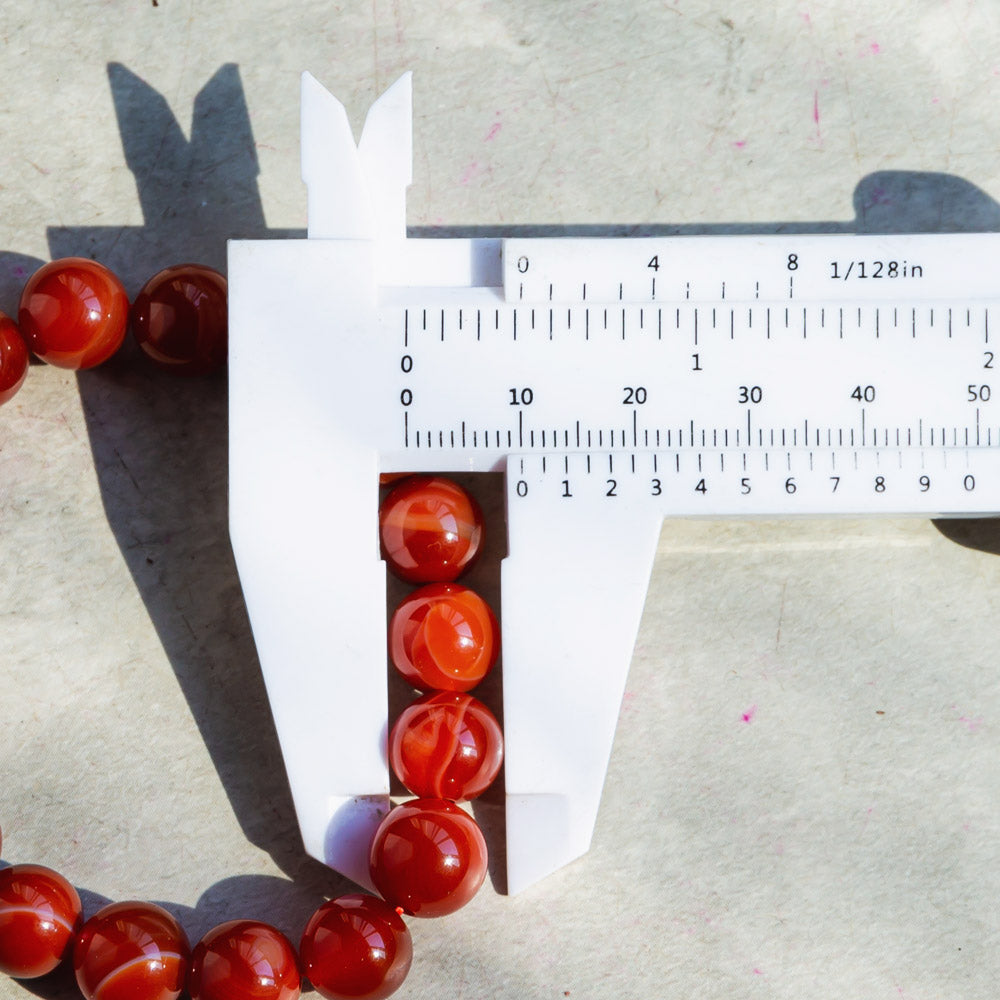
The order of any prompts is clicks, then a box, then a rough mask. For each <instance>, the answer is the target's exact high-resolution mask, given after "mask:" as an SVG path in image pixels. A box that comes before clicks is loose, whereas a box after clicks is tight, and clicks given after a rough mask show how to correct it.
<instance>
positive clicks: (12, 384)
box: [0, 312, 28, 405]
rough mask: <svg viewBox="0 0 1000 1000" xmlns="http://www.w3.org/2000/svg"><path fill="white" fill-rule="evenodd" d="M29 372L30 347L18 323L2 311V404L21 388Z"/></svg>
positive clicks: (0, 344) (0, 375)
mask: <svg viewBox="0 0 1000 1000" xmlns="http://www.w3.org/2000/svg"><path fill="white" fill-rule="evenodd" d="M27 374H28V348H27V347H25V345H24V338H23V337H22V336H21V333H20V331H19V330H18V329H17V324H16V323H15V322H14V321H13V320H12V319H11V318H10V317H9V316H7V315H6V314H5V313H2V312H0V405H2V404H3V403H6V402H7V400H8V399H11V398H12V397H13V395H14V393H15V392H17V390H18V389H20V388H21V384H22V383H23V382H24V379H25V377H26V376H27Z"/></svg>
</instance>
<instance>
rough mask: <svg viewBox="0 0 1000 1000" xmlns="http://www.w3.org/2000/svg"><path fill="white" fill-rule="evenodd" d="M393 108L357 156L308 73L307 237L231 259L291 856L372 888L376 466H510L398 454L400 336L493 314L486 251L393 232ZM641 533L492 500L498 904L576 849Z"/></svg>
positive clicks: (254, 606)
mask: <svg viewBox="0 0 1000 1000" xmlns="http://www.w3.org/2000/svg"><path fill="white" fill-rule="evenodd" d="M411 118H412V111H411V83H410V76H409V75H406V76H403V77H402V78H401V79H399V80H398V81H397V82H396V83H395V84H394V85H393V86H392V87H391V88H390V89H389V90H388V91H387V92H386V93H385V94H383V95H382V96H381V97H380V98H379V99H378V100H377V101H376V102H375V104H374V105H373V106H372V107H371V109H370V111H369V113H368V116H367V119H366V121H365V125H364V130H363V133H362V136H361V139H360V142H359V143H358V144H357V145H355V142H354V138H353V136H352V134H351V129H350V125H349V122H348V118H347V115H346V113H345V111H344V108H343V106H342V105H341V104H340V103H339V102H338V101H337V100H335V99H334V98H333V97H332V96H331V95H330V94H329V93H328V92H327V91H326V90H324V89H323V88H322V87H321V86H320V85H319V84H318V83H317V82H316V80H315V79H313V77H311V76H310V75H308V74H305V75H304V76H303V79H302V174H303V178H304V180H305V182H306V184H307V186H308V199H309V214H308V226H309V228H308V238H307V239H305V240H275V241H233V242H231V243H230V246H229V302H230V307H229V308H230V353H229V386H230V529H231V537H232V543H233V549H234V552H235V556H236V560H237V565H238V568H239V573H240V579H241V583H242V587H243V591H244V595H245V598H246V603H247V608H248V611H249V615H250V621H251V625H252V628H253V633H254V638H255V641H256V646H257V650H258V654H259V658H260V662H261V667H262V670H263V673H264V677H265V681H266V686H267V691H268V697H269V700H270V703H271V708H272V711H273V715H274V720H275V724H276V727H277V731H278V736H279V740H280V743H281V748H282V753H283V756H284V761H285V766H286V768H287V772H288V778H289V782H290V785H291V790H292V795H293V799H294V803H295V809H296V812H297V817H298V822H299V826H300V828H301V832H302V836H303V841H304V845H305V848H306V850H307V851H308V853H309V854H310V855H312V856H313V857H315V858H317V859H319V860H321V861H323V862H325V863H326V864H328V865H330V866H331V867H333V868H335V869H336V870H338V871H340V872H341V873H343V874H344V875H347V876H348V877H349V878H351V879H353V880H354V881H356V882H358V883H359V884H361V885H365V886H369V887H370V884H371V883H370V880H369V875H368V861H367V857H368V846H369V843H370V840H371V836H372V833H373V831H374V828H375V826H376V825H377V823H378V821H379V820H380V819H381V817H382V816H383V815H384V814H385V813H386V812H387V811H388V809H389V799H388V795H389V775H388V767H387V759H386V739H387V728H388V727H387V712H388V708H387V659H386V655H387V654H386V619H385V607H386V576H385V574H386V570H385V564H384V563H383V562H382V561H381V557H380V552H379V543H378V519H377V510H378V501H379V496H378V481H379V474H380V473H382V472H392V471H405V472H416V471H434V472H444V473H447V472H475V471H484V472H485V471H498V470H507V471H508V477H509V475H510V468H509V464H510V463H512V462H515V461H517V459H516V458H512V457H511V455H512V453H516V452H517V448H516V447H513V448H512V447H510V445H509V443H508V440H507V439H506V438H505V439H504V440H502V441H501V440H499V439H496V440H490V441H489V442H486V443H485V444H484V442H483V441H482V440H481V439H480V438H479V436H478V435H477V445H476V447H473V446H472V442H471V440H469V441H468V443H467V446H466V447H462V446H461V442H460V443H458V444H456V446H455V447H448V448H439V449H428V448H426V447H424V448H415V447H414V440H413V435H412V434H411V433H410V431H409V429H408V427H406V426H405V425H404V417H405V414H404V415H401V408H400V393H401V391H402V389H401V384H403V383H402V381H401V380H402V379H403V377H404V376H403V372H402V371H401V356H403V355H404V354H405V353H406V350H407V330H406V329H405V327H406V325H407V324H408V323H411V322H412V323H413V324H414V325H416V324H417V323H418V322H419V323H421V324H424V323H425V322H426V313H427V311H428V310H431V309H433V310H434V314H435V315H437V313H438V312H439V311H440V310H441V309H442V308H443V307H445V306H447V307H454V306H458V307H459V308H460V309H466V310H468V312H467V315H469V316H471V315H474V314H476V313H477V312H478V313H480V314H481V315H485V314H486V312H487V311H489V314H490V315H492V313H493V310H495V309H496V308H497V307H498V306H499V305H500V304H501V303H502V291H501V288H500V286H501V285H502V268H501V241H500V240H495V239H423V240H418V239H407V237H406V224H405V191H406V188H407V186H408V185H409V183H410V180H411V159H412V156H411V128H412V125H411ZM421 361H422V359H420V358H418V359H417V361H416V362H413V363H414V364H418V365H419V364H421ZM456 363H457V364H459V366H460V367H459V370H460V371H461V370H462V368H461V365H462V364H463V362H462V361H461V359H459V361H458V362H456ZM497 363H498V364H501V363H506V362H501V361H500V360H498V362H497ZM468 365H470V366H471V367H469V368H468V369H467V370H466V375H467V379H466V382H467V383H471V384H466V385H465V386H464V387H463V386H461V385H455V384H450V385H449V383H450V382H452V379H451V376H450V375H449V373H447V372H445V371H442V373H441V375H440V379H439V380H438V381H435V379H434V373H433V372H428V371H425V372H424V373H423V374H424V376H425V382H424V383H422V385H431V386H433V391H434V392H435V393H437V394H439V396H440V398H438V399H436V400H435V401H434V403H435V406H437V407H438V408H439V409H440V410H441V411H442V413H448V412H449V411H451V414H452V415H454V413H456V412H461V409H462V406H463V403H464V399H463V396H464V395H468V394H469V393H470V392H472V393H475V392H476V387H475V382H476V380H477V376H478V375H479V374H480V373H485V369H486V368H488V367H489V366H490V355H489V353H488V352H487V351H485V350H484V351H483V352H482V353H480V354H478V355H477V356H476V357H474V358H471V359H470V360H469V361H468ZM504 377H506V376H504ZM511 377H513V378H514V381H511V382H510V385H518V384H520V381H519V380H518V376H517V375H512V376H511ZM523 378H524V373H521V375H520V380H521V381H523ZM426 379H429V380H430V381H429V382H428V381H426ZM420 391H421V390H420V389H417V388H414V389H413V392H420ZM423 391H424V394H425V395H424V398H425V399H426V394H427V391H428V390H427V389H426V388H425V389H424V390H423ZM503 405H505V406H506V401H503ZM470 435H471V430H470ZM515 444H516V442H515ZM518 481H519V482H520V481H521V480H520V479H519V480H518ZM660 523H661V516H660V515H659V514H657V513H656V512H651V511H649V510H645V509H642V508H640V507H632V505H630V504H629V503H628V502H627V501H626V502H625V503H623V504H622V505H621V507H620V508H619V509H618V510H617V511H616V512H615V513H614V514H613V515H609V514H608V512H606V511H603V512H600V513H598V512H596V511H594V510H593V509H591V508H590V507H588V506H587V505H585V504H580V505H578V506H575V507H574V509H573V511H572V512H566V513H565V514H564V516H562V517H561V518H560V519H559V520H558V521H556V522H551V521H550V520H549V519H548V518H539V517H538V516H536V515H533V513H532V511H531V510H530V509H525V510H523V511H521V510H518V511H514V510H509V511H508V556H507V558H506V559H505V560H504V562H503V564H502V568H501V592H502V609H503V610H502V664H503V666H502V669H503V699H504V704H503V721H504V731H505V742H506V756H505V773H506V838H507V875H508V891H509V892H511V893H514V892H518V891H520V890H522V889H524V888H525V887H527V886H529V885H531V884H532V883H534V882H536V881H537V880H539V879H541V878H543V877H545V876H546V875H548V874H550V873H551V872H553V871H555V870H556V869H557V868H559V867H561V866H563V865H565V864H566V863H567V862H569V861H571V860H573V859H574V858H577V857H579V856H580V855H582V854H584V853H585V852H586V851H587V849H588V847H589V845H590V840H591V836H592V833H593V828H594V823H595V820H596V817H597V812H598V807H599V804H600V798H601V790H602V786H603V781H604V775H605V773H606V770H607V764H608V759H609V756H610V752H611V746H612V742H613V738H614V731H615V724H616V720H617V716H618V710H619V705H620V702H621V698H622V694H623V691H624V685H625V681H626V676H627V672H628V667H629V661H630V658H631V651H632V647H633V644H634V641H635V636H636V633H637V630H638V625H639V619H640V616H641V612H642V606H643V601H644V595H645V587H646V582H647V580H648V576H649V571H650V568H651V565H652V560H653V557H654V554H655V549H656V544H657V538H658V535H659V528H660Z"/></svg>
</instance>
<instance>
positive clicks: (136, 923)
mask: <svg viewBox="0 0 1000 1000" xmlns="http://www.w3.org/2000/svg"><path fill="white" fill-rule="evenodd" d="M190 957H191V953H190V949H189V947H188V941H187V937H186V936H185V934H184V931H183V930H182V929H181V926H180V924H179V923H177V921H176V920H175V919H174V918H173V917H172V916H171V915H170V914H169V913H167V911H166V910H164V909H163V908H162V907H159V906H156V905H155V904H154V903H134V902H128V903H112V904H110V905H109V906H105V907H104V908H103V909H101V910H98V911H97V913H95V914H94V916H92V917H91V918H90V919H89V920H88V921H87V922H86V923H85V924H84V925H83V929H82V930H81V931H80V933H79V935H78V937H77V939H76V945H75V946H74V948H73V968H74V970H75V972H76V982H77V985H78V986H79V987H80V992H81V993H83V995H84V996H85V997H86V998H87V1000H175V998H176V997H177V996H179V995H180V993H181V991H182V990H183V989H184V980H185V978H186V976H187V968H188V961H189V959H190Z"/></svg>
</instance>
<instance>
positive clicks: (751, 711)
mask: <svg viewBox="0 0 1000 1000" xmlns="http://www.w3.org/2000/svg"><path fill="white" fill-rule="evenodd" d="M756 714H757V706H756V705H751V706H750V707H749V708H748V709H747V710H746V711H745V712H744V713H743V721H744V722H752V721H753V717H754V716H755V715H756Z"/></svg>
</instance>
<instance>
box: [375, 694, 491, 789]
mask: <svg viewBox="0 0 1000 1000" xmlns="http://www.w3.org/2000/svg"><path fill="white" fill-rule="evenodd" d="M389 762H390V763H391V764H392V769H393V771H394V772H395V773H396V777H397V778H399V780H400V781H401V782H402V783H403V784H404V785H406V787H407V788H408V789H409V790H410V791H411V792H413V794H414V795H419V796H421V797H424V798H437V799H474V798H475V797H476V796H477V795H481V794H482V793H483V792H485V791H486V789H487V788H489V786H490V785H491V784H492V783H493V779H494V778H495V777H496V776H497V773H498V772H499V771H500V765H501V764H502V763H503V733H502V732H501V730H500V723H499V722H497V720H496V716H495V715H494V714H493V713H492V712H491V711H490V710H489V709H488V708H487V707H486V706H485V705H484V704H483V703H482V702H481V701H479V700H478V699H477V698H473V697H472V695H470V694H462V693H461V692H459V691H437V692H434V693H432V694H427V695H424V696H423V698H419V699H417V701H415V702H414V703H413V704H412V705H410V706H409V707H407V708H405V709H404V710H403V711H402V713H400V716H399V718H398V719H396V722H395V724H394V725H393V727H392V731H391V732H390V734H389Z"/></svg>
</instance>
